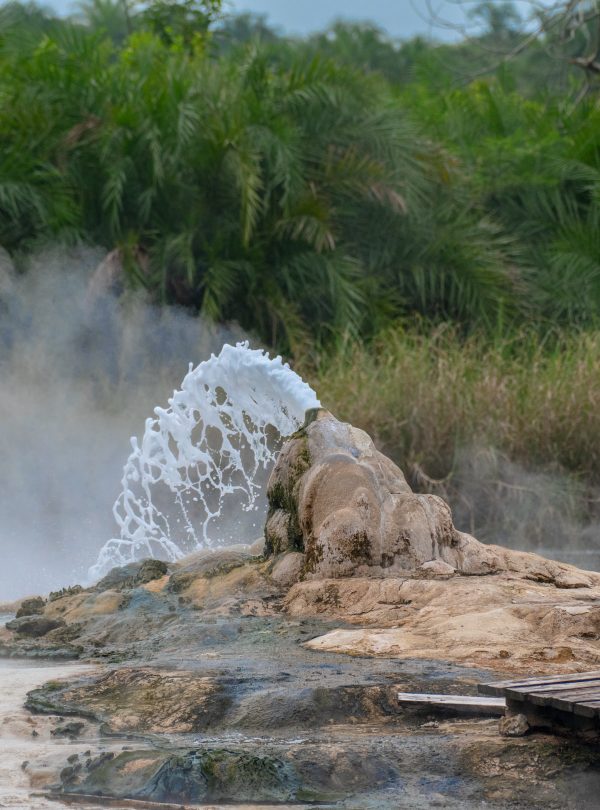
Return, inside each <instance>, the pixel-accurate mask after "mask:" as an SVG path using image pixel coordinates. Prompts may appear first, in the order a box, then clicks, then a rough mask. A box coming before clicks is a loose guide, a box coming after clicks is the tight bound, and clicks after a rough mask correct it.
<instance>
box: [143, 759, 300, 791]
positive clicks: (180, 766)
mask: <svg viewBox="0 0 600 810" xmlns="http://www.w3.org/2000/svg"><path fill="white" fill-rule="evenodd" d="M297 784H298V782H297V779H296V777H295V775H294V772H293V768H292V766H291V765H289V764H288V763H284V762H282V761H281V760H279V759H275V758H273V757H268V756H255V755H252V754H247V753H243V752H236V751H228V750H226V749H212V750H202V749H198V750H195V751H188V752H186V753H185V754H182V755H178V756H174V757H170V758H169V759H168V760H167V761H166V762H165V763H164V764H163V765H162V766H161V768H160V769H159V771H158V773H157V774H156V775H155V776H154V777H153V778H152V779H151V780H150V782H149V783H148V784H147V785H145V786H144V787H143V788H141V789H140V790H139V791H138V792H137V793H136V794H135V795H136V797H139V798H144V799H152V800H154V801H233V800H235V801H265V802H286V801H290V800H293V799H294V798H295V794H296V791H297Z"/></svg>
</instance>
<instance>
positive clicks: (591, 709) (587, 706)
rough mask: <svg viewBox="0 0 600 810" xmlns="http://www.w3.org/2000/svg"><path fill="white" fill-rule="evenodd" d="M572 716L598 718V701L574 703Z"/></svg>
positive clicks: (599, 712)
mask: <svg viewBox="0 0 600 810" xmlns="http://www.w3.org/2000/svg"><path fill="white" fill-rule="evenodd" d="M573 714H577V715H579V716H580V717H600V700H585V701H582V702H581V703H579V702H577V703H575V704H574V706H573Z"/></svg>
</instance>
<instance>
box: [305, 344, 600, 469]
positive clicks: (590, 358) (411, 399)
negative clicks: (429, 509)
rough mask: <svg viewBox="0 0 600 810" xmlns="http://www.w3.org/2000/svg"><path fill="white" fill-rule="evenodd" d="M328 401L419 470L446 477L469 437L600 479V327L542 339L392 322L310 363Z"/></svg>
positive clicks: (531, 463)
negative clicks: (428, 329)
mask: <svg viewBox="0 0 600 810" xmlns="http://www.w3.org/2000/svg"><path fill="white" fill-rule="evenodd" d="M302 371H303V373H304V374H305V375H306V377H307V378H308V379H309V380H310V382H311V383H312V384H313V386H314V387H315V389H316V390H317V391H318V393H319V396H320V398H321V401H322V402H323V404H324V406H325V407H327V408H329V409H330V410H331V411H333V412H334V413H335V414H336V415H337V416H339V417H340V418H342V419H344V420H347V421H350V422H352V423H353V424H355V425H357V426H360V427H362V428H364V429H365V430H366V431H368V432H369V433H370V434H371V435H372V436H373V437H374V438H375V440H376V442H377V444H378V445H379V447H381V448H382V449H383V450H384V451H385V452H386V453H387V454H388V455H391V456H392V457H393V458H394V459H395V460H396V461H397V462H399V463H400V464H401V465H402V466H403V468H404V469H405V470H406V471H407V472H409V474H411V477H412V478H413V479H418V477H419V475H424V476H429V477H431V478H434V479H441V478H444V477H445V476H447V475H448V474H449V473H451V471H452V470H453V468H454V467H455V465H456V462H457V458H458V457H459V455H460V453H461V452H462V451H463V450H464V448H465V447H473V446H478V447H494V448H496V449H497V450H498V451H500V452H501V453H504V454H506V456H507V457H509V458H510V459H512V460H513V461H516V462H518V463H520V464H522V465H525V466H527V467H535V468H540V467H541V468H545V469H554V470H563V471H566V472H570V473H575V474H577V475H581V476H582V477H584V478H585V479H587V480H588V481H595V482H598V481H600V333H585V334H576V335H572V336H569V337H565V338H561V339H560V340H558V341H554V343H553V346H552V348H548V347H547V346H546V347H543V346H540V345H539V342H538V341H537V340H536V339H535V338H533V337H531V336H521V337H518V338H512V339H511V340H506V341H503V342H499V343H496V344H492V345H490V342H489V340H487V341H486V340H483V339H478V338H471V339H469V340H467V341H464V340H460V339H459V338H458V337H457V336H456V335H455V334H454V333H452V332H451V331H449V330H440V331H438V332H437V333H434V334H433V335H429V336H421V335H415V334H407V333H406V332H402V331H395V332H388V333H387V334H386V335H385V336H383V337H382V338H381V339H380V340H379V341H378V342H377V343H376V344H374V345H371V346H369V347H365V346H362V345H354V346H352V347H350V348H346V349H345V350H342V351H339V352H338V353H337V354H335V355H333V356H330V357H327V358H322V359H321V362H320V363H319V365H318V368H317V370H313V371H312V372H311V371H307V370H306V369H303V370H302Z"/></svg>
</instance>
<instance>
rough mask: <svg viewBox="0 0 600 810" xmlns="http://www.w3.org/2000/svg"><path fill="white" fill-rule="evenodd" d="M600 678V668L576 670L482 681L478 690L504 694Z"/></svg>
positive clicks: (484, 693)
mask: <svg viewBox="0 0 600 810" xmlns="http://www.w3.org/2000/svg"><path fill="white" fill-rule="evenodd" d="M597 679H600V670H595V671H593V672H575V673H572V674H570V675H548V676H547V677H538V678H515V679H514V680H512V681H493V682H492V683H480V684H479V685H478V686H477V690H478V692H479V693H480V694H482V695H503V694H504V690H505V689H510V688H513V689H521V688H527V687H532V688H535V687H536V686H545V685H546V684H555V683H559V684H560V683H579V682H583V681H593V680H597Z"/></svg>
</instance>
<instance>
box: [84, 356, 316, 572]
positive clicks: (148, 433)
mask: <svg viewBox="0 0 600 810" xmlns="http://www.w3.org/2000/svg"><path fill="white" fill-rule="evenodd" d="M318 406H319V401H318V400H317V397H316V395H315V393H314V391H313V390H312V389H311V388H310V386H308V385H307V384H306V383H305V382H303V380H302V379H301V378H300V377H299V376H298V375H297V374H296V373H295V372H293V371H292V370H291V369H290V367H289V366H288V365H287V364H286V363H283V362H282V360H281V357H276V358H274V359H272V358H270V357H269V356H268V355H267V354H266V353H265V352H264V351H262V350H259V349H250V348H249V346H248V344H247V343H238V344H237V345H236V346H230V345H225V346H223V349H222V350H221V352H220V354H219V355H218V357H217V356H215V355H212V356H211V358H210V359H209V360H207V361H205V362H203V363H200V365H199V366H197V367H196V368H195V369H193V368H192V367H191V366H190V371H189V373H188V374H187V375H186V376H185V378H184V380H183V383H182V385H181V390H179V391H175V392H174V393H173V396H172V397H171V399H170V400H169V407H168V408H166V409H165V408H155V411H154V413H155V417H154V418H151V419H148V420H147V421H146V427H145V431H144V435H143V437H142V440H141V442H138V441H137V439H135V438H132V440H131V445H132V452H131V455H130V456H129V459H128V460H127V463H126V465H125V468H124V471H123V478H122V481H121V483H122V491H121V494H120V495H119V497H118V499H117V501H116V503H115V505H114V508H113V513H114V516H115V519H116V521H117V524H118V526H119V530H120V537H119V538H115V539H112V540H109V541H108V543H106V545H105V546H104V547H103V548H102V550H101V552H100V556H99V557H98V561H97V563H96V565H95V566H93V568H92V569H91V570H90V576H92V577H94V578H97V577H98V576H101V575H102V574H103V573H105V572H106V571H107V570H108V569H109V568H111V567H113V566H115V565H124V564H126V563H129V562H132V561H133V560H136V559H140V558H141V557H147V556H152V557H161V558H163V559H167V560H176V559H179V558H181V557H182V556H184V555H185V554H189V553H191V552H193V551H196V550H197V549H200V548H204V547H210V546H212V545H219V544H224V543H231V542H236V541H237V542H251V541H252V540H253V539H254V535H252V534H249V532H250V531H252V530H254V531H255V534H257V533H258V532H259V531H260V529H261V528H262V524H263V523H264V516H265V514H266V499H265V497H264V494H263V493H264V485H265V482H266V478H267V476H268V473H269V470H270V467H271V466H272V464H273V462H274V459H275V456H276V453H277V451H278V449H279V447H280V445H281V441H282V438H283V437H285V436H289V435H290V434H291V433H293V432H294V431H295V430H296V429H297V428H298V427H299V426H300V425H301V424H302V422H303V421H304V414H305V411H306V410H307V409H309V408H315V407H318ZM245 513H246V514H248V513H250V514H249V515H248V517H249V519H244V514H245Z"/></svg>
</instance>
